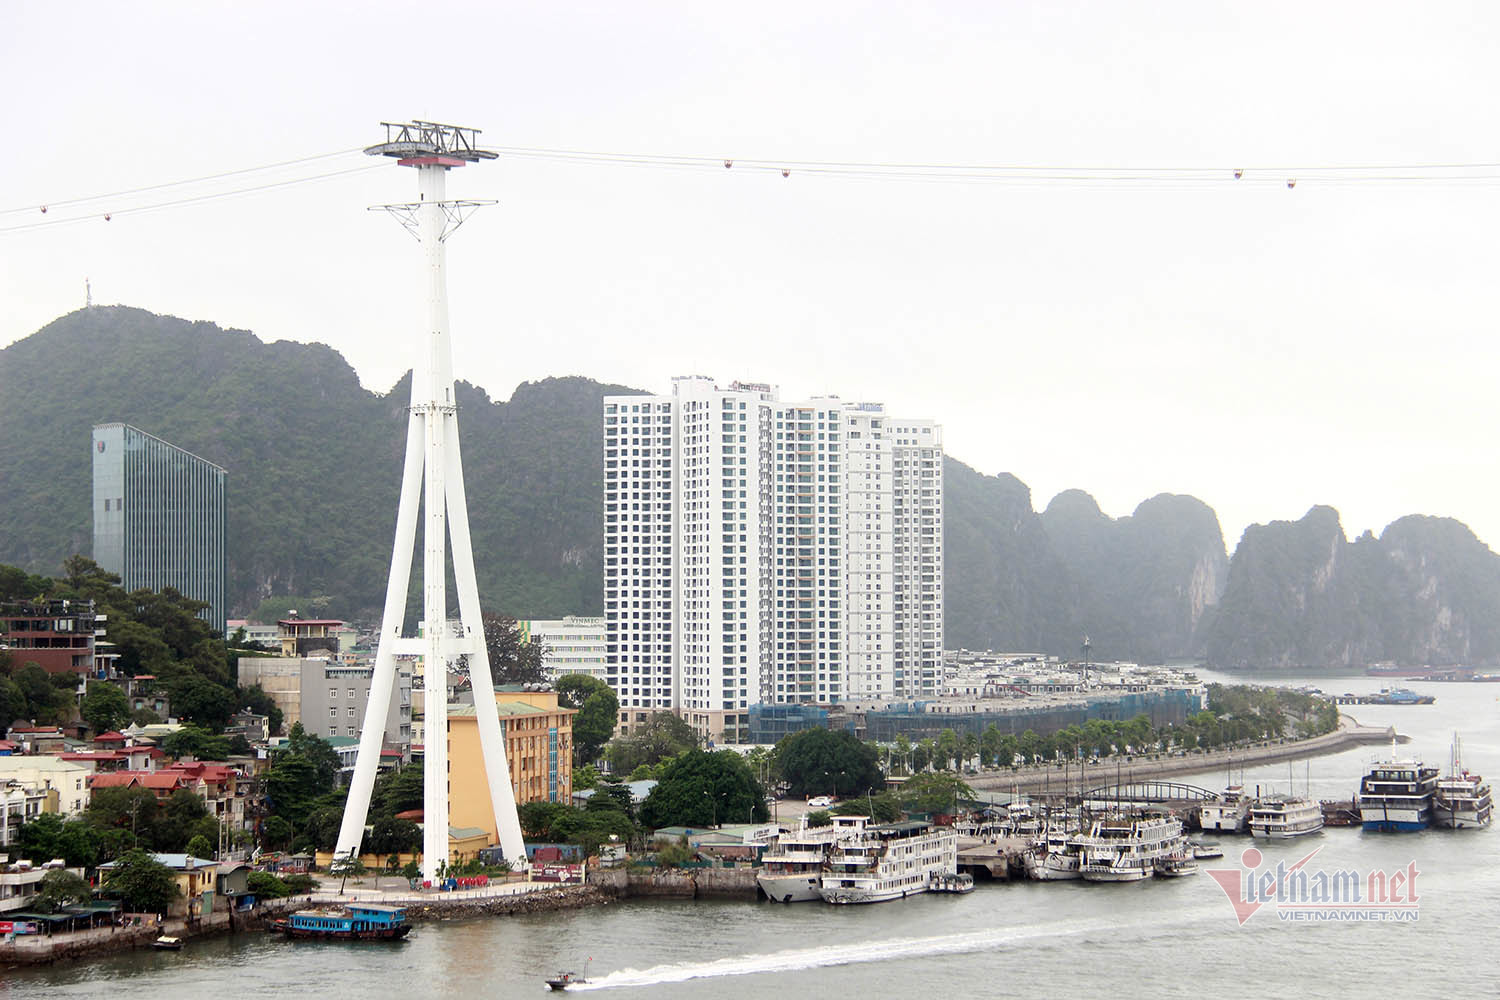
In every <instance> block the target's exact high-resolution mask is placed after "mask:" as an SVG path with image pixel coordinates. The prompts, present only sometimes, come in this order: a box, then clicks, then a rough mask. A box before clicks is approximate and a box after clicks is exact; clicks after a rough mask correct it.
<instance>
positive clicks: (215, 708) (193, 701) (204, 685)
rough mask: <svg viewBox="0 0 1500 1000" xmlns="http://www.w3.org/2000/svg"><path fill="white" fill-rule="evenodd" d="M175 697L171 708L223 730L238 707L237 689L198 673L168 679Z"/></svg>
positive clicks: (215, 730) (208, 725) (180, 674)
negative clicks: (234, 689) (235, 698)
mask: <svg viewBox="0 0 1500 1000" xmlns="http://www.w3.org/2000/svg"><path fill="white" fill-rule="evenodd" d="M164 683H165V686H166V688H167V693H168V694H170V695H171V697H172V710H173V711H174V712H176V713H177V715H178V716H180V717H181V718H183V719H187V720H190V721H192V722H196V723H198V724H199V725H201V726H204V727H206V728H208V729H211V730H213V731H214V732H221V731H222V730H223V729H224V727H225V726H227V725H229V717H230V716H231V715H233V714H234V711H235V709H236V708H237V707H238V706H237V705H235V703H234V692H233V691H232V690H230V689H229V688H227V687H225V686H224V685H222V684H216V683H214V682H213V681H211V680H209V679H208V678H207V677H204V676H202V675H201V674H197V673H186V674H183V673H177V674H176V676H171V677H169V679H167V680H166V681H165V682H164Z"/></svg>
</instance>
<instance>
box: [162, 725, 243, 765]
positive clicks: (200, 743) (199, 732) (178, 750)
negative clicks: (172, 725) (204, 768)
mask: <svg viewBox="0 0 1500 1000" xmlns="http://www.w3.org/2000/svg"><path fill="white" fill-rule="evenodd" d="M161 748H162V750H163V751H164V752H165V753H167V754H169V755H170V756H172V757H176V758H182V757H193V758H195V759H197V760H223V759H224V758H225V757H228V756H229V740H228V739H226V738H225V737H223V736H216V735H214V734H213V733H211V732H209V731H208V730H207V729H204V728H203V727H202V726H196V725H193V724H192V723H188V724H186V725H184V726H183V727H182V728H181V729H179V730H177V732H175V733H169V734H168V735H167V737H166V739H164V740H162V743H161Z"/></svg>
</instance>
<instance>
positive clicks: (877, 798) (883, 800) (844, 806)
mask: <svg viewBox="0 0 1500 1000" xmlns="http://www.w3.org/2000/svg"><path fill="white" fill-rule="evenodd" d="M833 813H834V815H835V816H868V817H870V818H871V819H872V820H874V821H875V822H877V823H894V822H895V821H896V820H898V819H900V818H901V799H900V797H899V796H898V795H896V793H895V792H881V793H880V794H879V795H867V796H863V797H859V798H852V799H845V800H844V801H843V802H840V803H839V804H838V805H837V806H835V807H834V809H833Z"/></svg>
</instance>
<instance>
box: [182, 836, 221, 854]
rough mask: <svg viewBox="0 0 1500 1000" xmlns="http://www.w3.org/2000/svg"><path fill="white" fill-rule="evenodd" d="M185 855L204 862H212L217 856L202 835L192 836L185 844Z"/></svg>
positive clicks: (212, 846)
mask: <svg viewBox="0 0 1500 1000" xmlns="http://www.w3.org/2000/svg"><path fill="white" fill-rule="evenodd" d="M187 853H188V854H190V855H192V856H193V857H195V858H202V859H204V860H205V861H212V860H213V858H214V857H215V855H216V854H217V852H216V851H215V850H214V845H213V844H211V843H209V842H208V838H207V837H205V836H203V835H202V834H194V835H193V838H192V839H191V840H189V841H188V842H187Z"/></svg>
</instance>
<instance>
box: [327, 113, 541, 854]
mask: <svg viewBox="0 0 1500 1000" xmlns="http://www.w3.org/2000/svg"><path fill="white" fill-rule="evenodd" d="M388 128H396V129H399V137H398V138H396V139H395V141H388V142H387V143H386V144H384V145H381V146H373V147H371V148H370V149H368V150H366V152H370V153H374V154H378V155H391V156H400V157H402V159H401V161H400V162H401V163H402V164H403V165H407V166H414V167H416V168H417V176H418V185H419V189H420V191H421V200H420V201H418V202H417V203H416V204H415V205H408V206H399V207H394V206H393V208H399V210H400V211H401V212H402V213H403V215H404V216H406V217H409V222H410V224H409V228H413V229H415V231H416V232H417V235H418V238H419V239H420V240H421V243H422V248H423V250H424V251H425V255H426V267H425V271H426V285H427V289H426V290H427V318H428V332H427V334H426V336H425V337H424V338H423V340H424V350H423V356H424V362H425V363H424V364H423V365H421V366H418V367H417V368H414V369H413V373H412V406H411V420H410V423H409V424H408V429H407V440H406V464H405V468H404V471H403V474H402V480H401V503H400V506H399V508H398V514H397V518H396V541H395V549H394V551H393V553H392V556H391V577H390V580H389V581H388V582H387V585H386V604H385V612H384V616H383V618H382V621H381V630H380V646H379V649H378V651H377V653H376V657H375V674H374V677H372V679H371V685H370V699H369V702H368V703H367V705H366V707H365V723H364V730H363V731H362V732H361V734H360V744H359V756H358V758H357V759H356V762H355V768H354V780H353V783H352V784H351V786H350V789H349V798H348V801H347V804H346V805H345V809H344V819H343V822H342V824H341V825H340V828H339V839H338V847H337V851H336V853H337V854H338V855H339V856H341V857H348V856H351V855H353V854H354V853H355V852H357V851H358V849H359V845H360V841H361V839H362V838H363V835H364V824H365V819H366V818H367V817H368V814H369V806H370V795H371V792H372V789H373V787H374V782H375V771H376V765H377V764H378V762H379V759H380V748H381V742H382V737H383V735H384V730H385V717H386V712H387V709H388V706H389V704H390V694H391V685H392V684H393V682H394V678H395V657H396V655H397V654H401V653H405V654H414V653H415V654H419V655H421V657H422V660H423V668H424V674H425V677H424V681H423V691H424V694H425V699H426V706H425V711H426V721H425V727H426V734H425V737H424V741H425V749H424V758H423V813H424V831H423V838H422V873H423V876H424V877H425V878H427V879H435V878H436V877H437V871H438V868H439V866H440V865H442V864H444V863H445V862H446V861H447V860H448V685H447V678H448V668H449V665H450V664H451V663H452V662H453V661H454V660H455V659H457V658H459V657H464V658H465V659H466V661H467V663H468V668H469V677H470V685H471V690H472V691H473V692H474V699H475V717H476V721H477V722H478V725H479V740H480V747H481V752H482V754H483V758H484V768H485V776H486V780H487V783H488V785H489V791H490V800H491V802H492V804H493V807H494V813H495V825H496V829H497V830H498V832H499V839H500V846H501V849H502V850H503V851H504V853H505V856H506V858H507V859H508V860H510V861H511V863H512V864H514V865H517V866H520V865H524V863H525V857H526V855H525V846H524V844H523V843H522V840H521V826H520V821H519V819H518V817H517V815H516V803H515V793H514V790H513V788H512V786H511V780H510V771H509V768H508V767H507V765H506V760H505V742H504V740H503V738H502V737H501V734H500V721H499V713H498V712H497V711H496V708H495V700H494V694H493V684H492V681H491V679H490V670H489V658H488V656H487V654H486V651H485V646H484V627H483V623H482V620H481V617H480V607H479V588H478V585H477V583H476V581H475V575H474V555H473V551H472V549H471V541H470V536H469V515H468V507H467V503H466V501H465V496H464V484H463V463H462V459H461V456H460V452H459V444H458V416H457V409H456V407H455V405H454V398H453V372H452V355H451V350H450V347H449V342H448V299H447V278H446V275H445V251H444V245H443V240H444V237H445V236H446V235H447V230H448V224H449V222H450V221H455V212H456V214H457V221H461V212H462V209H463V208H465V207H473V206H474V205H475V204H477V203H473V202H464V203H455V202H448V201H446V200H445V198H444V191H443V188H444V178H445V176H446V174H447V171H448V169H449V168H451V167H456V166H462V165H463V164H464V163H465V162H472V161H474V160H478V159H486V158H492V157H493V154H491V153H485V152H482V151H478V150H476V149H475V148H474V146H473V141H474V138H475V133H473V132H472V130H462V129H455V128H454V127H452V126H445V125H435V124H433V123H429V122H414V123H412V124H410V125H403V126H388ZM388 134H389V133H388ZM450 210H453V211H450ZM404 221H406V220H404ZM419 371H420V372H421V373H422V376H423V377H421V378H419V377H418V372H419ZM424 486H425V488H424ZM419 495H420V497H421V499H422V509H423V546H422V611H423V620H424V631H423V634H422V636H421V637H420V638H419V639H406V638H403V637H402V636H401V627H402V623H403V620H404V616H405V610H406V591H407V580H408V579H409V577H410V573H411V558H412V546H413V543H414V542H415V540H416V538H415V535H416V509H417V501H418V497H419ZM450 531H451V533H452V543H453V549H452V555H453V570H454V576H455V579H456V580H457V583H458V599H459V616H460V622H461V625H460V627H459V629H458V630H457V631H456V632H455V630H454V629H453V627H452V626H451V625H450V624H449V621H448V607H447V597H448V595H447V584H446V571H447V563H448V553H449V550H448V542H449V533H450Z"/></svg>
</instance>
